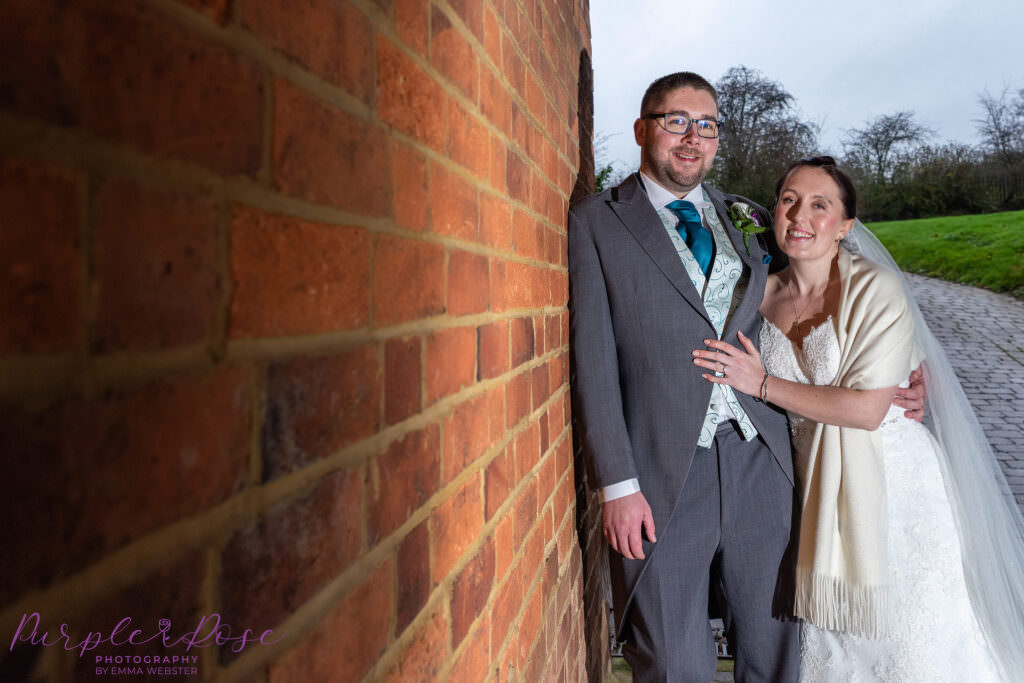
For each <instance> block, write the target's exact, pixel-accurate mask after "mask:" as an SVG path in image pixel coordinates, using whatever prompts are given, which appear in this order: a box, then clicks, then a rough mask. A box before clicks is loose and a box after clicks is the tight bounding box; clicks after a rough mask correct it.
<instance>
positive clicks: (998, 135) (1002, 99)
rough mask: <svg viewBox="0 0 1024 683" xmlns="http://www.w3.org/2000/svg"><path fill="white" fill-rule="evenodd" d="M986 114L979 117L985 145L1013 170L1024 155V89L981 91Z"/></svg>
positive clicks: (983, 108) (983, 110)
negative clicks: (996, 93) (995, 91)
mask: <svg viewBox="0 0 1024 683" xmlns="http://www.w3.org/2000/svg"><path fill="white" fill-rule="evenodd" d="M978 104H980V105H981V109H982V117H981V118H980V119H975V120H974V123H975V124H977V131H978V135H980V136H981V140H982V142H981V144H982V148H983V149H984V150H985V151H986V152H988V153H989V154H990V155H991V157H992V159H993V160H994V161H995V162H996V163H998V164H999V165H1000V166H1001V167H1002V168H1003V169H1004V170H1006V171H1010V170H1012V169H1013V168H1014V167H1015V166H1016V165H1017V164H1019V163H1020V162H1021V159H1022V158H1024V89H1021V90H1018V91H1017V93H1016V94H1014V93H1012V92H1011V91H1010V88H1009V87H1004V88H1003V91H1002V92H1001V93H999V95H998V96H996V95H992V94H990V93H989V92H988V91H987V90H986V91H985V92H983V93H982V94H980V95H978Z"/></svg>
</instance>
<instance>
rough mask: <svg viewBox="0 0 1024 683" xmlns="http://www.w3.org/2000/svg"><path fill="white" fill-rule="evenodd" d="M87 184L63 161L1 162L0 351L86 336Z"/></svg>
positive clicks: (53, 347) (43, 349)
mask: <svg viewBox="0 0 1024 683" xmlns="http://www.w3.org/2000/svg"><path fill="white" fill-rule="evenodd" d="M3 31H4V29H3V28H0V34H2V33H3ZM0 59H2V58H0ZM4 73H9V72H4ZM2 79H3V76H0V82H2ZM83 186H84V181H83V179H82V177H80V176H79V175H78V174H77V173H73V172H71V171H69V170H67V169H63V168H61V167H59V166H55V165H52V164H46V163H40V162H34V161H23V160H18V159H2V160H0V215H3V217H4V226H3V230H0V315H2V317H3V321H4V323H3V325H2V326H0V353H3V354H8V353H49V352H55V351H63V350H67V349H70V348H73V347H74V346H76V345H77V344H78V343H79V342H80V341H81V339H82V336H83V321H82V317H83V316H82V296H83V294H84V293H83V269H84V263H83V256H82V245H81V241H80V238H79V231H80V226H81V223H80V222H81V200H80V195H81V193H82V189H83Z"/></svg>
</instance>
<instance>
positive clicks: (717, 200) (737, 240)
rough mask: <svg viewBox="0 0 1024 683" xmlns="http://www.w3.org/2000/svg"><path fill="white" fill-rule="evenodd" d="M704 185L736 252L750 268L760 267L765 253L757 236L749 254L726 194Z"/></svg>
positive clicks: (753, 238)
mask: <svg viewBox="0 0 1024 683" xmlns="http://www.w3.org/2000/svg"><path fill="white" fill-rule="evenodd" d="M704 187H705V189H706V190H707V193H708V197H709V198H710V199H711V204H712V205H714V207H715V211H717V212H718V217H719V218H720V219H721V220H722V226H723V227H724V228H725V234H727V235H728V236H729V240H730V241H731V242H732V246H733V248H734V249H735V250H736V253H737V254H739V257H740V259H741V260H742V261H743V262H744V263H745V264H747V267H748V268H750V270H751V271H753V270H756V269H758V268H760V267H761V266H762V264H763V262H762V260H761V259H762V258H763V256H764V254H763V252H762V249H761V245H760V244H759V243H758V241H757V238H756V237H754V236H751V238H750V253H749V254H748V253H747V247H746V245H745V244H743V233H742V232H740V231H739V230H738V229H737V228H736V226H734V225H733V224H732V218H731V217H730V216H729V209H728V207H727V206H726V205H725V197H724V195H722V193H721V192H719V191H718V190H716V189H715V188H713V187H708V186H707V185H705V186H704Z"/></svg>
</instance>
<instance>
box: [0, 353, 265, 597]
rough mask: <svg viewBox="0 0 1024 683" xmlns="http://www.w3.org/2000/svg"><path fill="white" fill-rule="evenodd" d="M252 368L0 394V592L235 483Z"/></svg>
mask: <svg viewBox="0 0 1024 683" xmlns="http://www.w3.org/2000/svg"><path fill="white" fill-rule="evenodd" d="M248 395H249V371H248V369H246V368H241V367H231V368H221V369H218V370H214V371H210V372H209V374H207V375H202V376H179V377H175V378H168V379H165V380H161V381H158V382H152V383H150V384H146V385H142V386H138V387H133V388H126V389H120V390H108V391H107V392H105V393H103V395H102V396H99V397H96V398H72V399H68V400H65V401H62V402H56V403H52V404H49V405H45V406H29V405H19V404H15V403H13V402H9V403H5V404H0V453H3V454H4V457H5V458H8V459H9V462H17V463H18V466H17V467H13V468H11V470H10V472H8V473H7V475H6V478H7V485H8V486H9V487H10V488H9V489H8V490H7V492H6V494H5V495H4V496H3V498H2V500H0V514H2V515H3V518H4V519H5V520H7V523H5V524H4V525H2V526H0V542H2V543H3V547H4V548H6V549H7V552H8V553H10V554H9V555H7V556H6V559H5V560H4V581H3V582H2V584H0V601H2V602H3V604H9V603H11V602H12V601H13V600H14V599H15V597H16V596H18V595H20V594H22V593H24V592H26V591H27V590H28V589H30V588H35V587H40V586H43V585H47V584H49V583H51V582H52V581H53V580H55V579H57V578H59V577H63V576H67V575H68V574H70V573H72V572H74V571H78V570H80V569H81V568H83V567H85V566H87V565H88V564H89V563H90V562H92V561H95V560H96V559H98V558H99V557H100V556H102V555H103V554H104V553H109V552H111V551H113V550H116V549H118V548H120V547H122V546H124V545H125V544H126V543H128V542H130V541H132V540H134V539H137V538H139V537H141V536H142V535H144V534H145V533H147V532H149V531H152V530H154V529H157V528H159V527H161V526H163V525H166V524H170V523H172V522H176V521H178V520H181V519H184V518H186V517H190V516H193V515H196V514H198V513H201V512H203V511H205V510H209V509H210V508H212V507H214V506H216V505H218V504H220V503H222V502H224V501H225V500H227V499H228V498H230V497H231V496H233V495H235V494H236V493H238V492H239V491H240V490H241V489H242V487H243V485H244V483H245V480H246V469H247V465H248V450H247V449H248V424H249V405H248Z"/></svg>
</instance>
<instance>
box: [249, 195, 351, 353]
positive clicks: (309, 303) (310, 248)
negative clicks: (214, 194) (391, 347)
mask: <svg viewBox="0 0 1024 683" xmlns="http://www.w3.org/2000/svg"><path fill="white" fill-rule="evenodd" d="M231 232H232V239H231V277H232V280H233V282H234V285H233V295H232V299H231V311H230V316H231V319H230V324H229V336H230V337H232V338H240V337H275V336H284V335H291V334H310V333H316V332H328V331H335V330H346V329H353V328H357V327H362V326H364V325H366V324H367V322H368V321H369V310H370V294H369V286H368V285H369V279H370V275H369V274H370V238H369V233H368V232H367V231H366V230H365V229H364V228H357V227H349V226H339V225H324V224H322V223H313V222H310V221H304V220H300V219H297V218H291V217H288V216H280V215H275V214H269V213H264V212H262V211H258V210H256V209H250V208H248V207H242V206H238V207H235V210H234V220H233V223H232V226H231Z"/></svg>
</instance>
